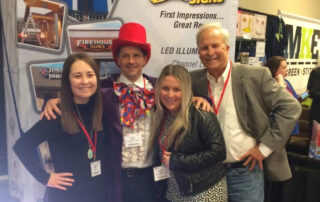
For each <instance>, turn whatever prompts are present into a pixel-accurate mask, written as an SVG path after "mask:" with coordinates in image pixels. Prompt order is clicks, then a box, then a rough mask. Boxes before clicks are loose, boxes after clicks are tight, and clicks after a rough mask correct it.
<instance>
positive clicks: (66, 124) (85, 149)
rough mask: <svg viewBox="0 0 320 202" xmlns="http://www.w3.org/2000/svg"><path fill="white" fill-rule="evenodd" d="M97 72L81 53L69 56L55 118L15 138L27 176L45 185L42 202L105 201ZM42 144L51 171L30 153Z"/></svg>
mask: <svg viewBox="0 0 320 202" xmlns="http://www.w3.org/2000/svg"><path fill="white" fill-rule="evenodd" d="M99 88H100V84H99V69H98V67H97V65H96V63H95V62H94V60H93V59H92V58H91V57H90V56H88V55H86V54H73V55H70V56H69V57H68V58H67V59H66V60H65V63H64V66H63V71H62V80H61V102H60V107H61V117H60V116H59V117H57V119H55V120H50V121H48V120H41V121H39V122H38V123H36V124H35V125H34V126H33V127H32V128H31V129H30V130H29V131H27V132H26V133H25V134H23V135H22V136H21V138H20V139H19V140H18V141H17V142H16V144H15V145H14V151H15V152H16V154H17V156H18V157H19V159H20V160H21V161H22V163H23V164H24V166H25V167H26V168H27V169H28V171H29V172H30V173H31V174H32V175H33V176H34V177H35V178H36V179H37V180H38V181H39V182H41V183H42V184H44V185H46V186H47V188H46V194H45V199H44V201H57V202H62V201H65V202H70V201H77V202H79V201H80V202H82V201H83V202H85V201H95V202H104V201H107V196H106V194H105V193H106V189H107V182H108V179H107V178H106V163H107V162H106V161H107V159H106V146H105V144H106V139H105V137H104V134H103V131H102V103H101V95H100V90H99ZM44 141H47V142H48V145H49V149H50V153H51V156H52V162H53V167H54V172H52V173H47V172H46V171H45V170H44V169H43V167H42V166H41V165H39V164H38V162H39V160H38V159H37V156H36V155H35V154H34V150H35V149H36V148H37V147H38V145H39V144H41V143H42V142H44Z"/></svg>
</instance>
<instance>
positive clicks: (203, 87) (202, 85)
mask: <svg viewBox="0 0 320 202" xmlns="http://www.w3.org/2000/svg"><path fill="white" fill-rule="evenodd" d="M194 86H195V90H194V92H196V93H197V95H196V96H202V97H208V78H207V70H206V69H203V70H202V71H201V73H200V76H199V78H198V79H197V80H195V85H194Z"/></svg>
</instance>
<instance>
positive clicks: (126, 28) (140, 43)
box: [112, 22, 151, 66]
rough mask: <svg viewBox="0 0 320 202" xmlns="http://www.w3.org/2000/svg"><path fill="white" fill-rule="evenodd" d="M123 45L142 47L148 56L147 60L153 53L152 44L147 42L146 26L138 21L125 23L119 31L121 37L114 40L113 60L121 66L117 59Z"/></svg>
mask: <svg viewBox="0 0 320 202" xmlns="http://www.w3.org/2000/svg"><path fill="white" fill-rule="evenodd" d="M122 46H135V47H138V48H142V49H143V50H144V51H145V53H146V56H147V62H148V61H149V59H150V55H151V45H150V44H149V43H147V35H146V30H145V28H144V27H143V26H142V25H141V24H138V23H133V22H130V23H126V24H123V25H122V26H121V28H120V31H119V37H118V38H117V39H114V40H112V56H113V61H114V62H115V63H116V64H117V65H118V66H119V64H118V61H117V51H118V49H119V48H121V47H122Z"/></svg>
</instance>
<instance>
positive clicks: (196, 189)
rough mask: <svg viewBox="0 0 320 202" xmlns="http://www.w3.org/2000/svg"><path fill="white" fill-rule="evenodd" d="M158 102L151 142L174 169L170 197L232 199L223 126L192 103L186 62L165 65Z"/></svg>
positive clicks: (165, 161)
mask: <svg viewBox="0 0 320 202" xmlns="http://www.w3.org/2000/svg"><path fill="white" fill-rule="evenodd" d="M155 103H156V111H155V114H154V116H153V133H152V141H151V142H152V143H153V147H156V148H157V150H156V151H159V152H158V154H159V155H158V156H159V157H160V160H161V163H162V167H164V168H167V169H169V170H170V172H171V173H172V175H171V177H169V178H168V179H167V191H166V194H165V195H166V196H165V198H166V200H169V201H179V202H181V201H227V187H226V178H225V168H224V166H223V164H222V161H223V160H224V159H225V157H226V150H225V143H224V139H223V136H222V132H221V129H220V126H219V123H218V120H217V118H216V116H215V115H214V114H213V113H208V112H205V111H202V110H199V109H196V108H195V107H194V106H193V104H192V90H191V78H190V75H189V73H188V71H187V70H186V69H185V68H184V67H182V66H180V65H168V66H166V67H165V68H164V69H163V70H162V72H161V74H160V77H159V79H158V81H157V83H156V86H155ZM159 162H160V161H159ZM160 167H161V166H160Z"/></svg>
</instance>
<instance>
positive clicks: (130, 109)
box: [113, 82, 154, 128]
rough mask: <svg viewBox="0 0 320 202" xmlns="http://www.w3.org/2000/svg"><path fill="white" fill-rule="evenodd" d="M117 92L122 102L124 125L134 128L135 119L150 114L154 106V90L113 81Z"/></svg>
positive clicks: (121, 113)
mask: <svg viewBox="0 0 320 202" xmlns="http://www.w3.org/2000/svg"><path fill="white" fill-rule="evenodd" d="M113 88H114V92H115V94H116V95H117V96H118V99H119V102H120V104H121V108H120V121H121V124H122V126H126V127H131V128H133V123H134V121H135V120H136V119H137V118H139V117H140V116H141V115H149V114H150V110H151V108H152V107H153V106H154V90H153V89H152V90H147V89H146V88H139V87H137V86H127V85H126V84H124V83H118V82H114V83H113Z"/></svg>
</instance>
